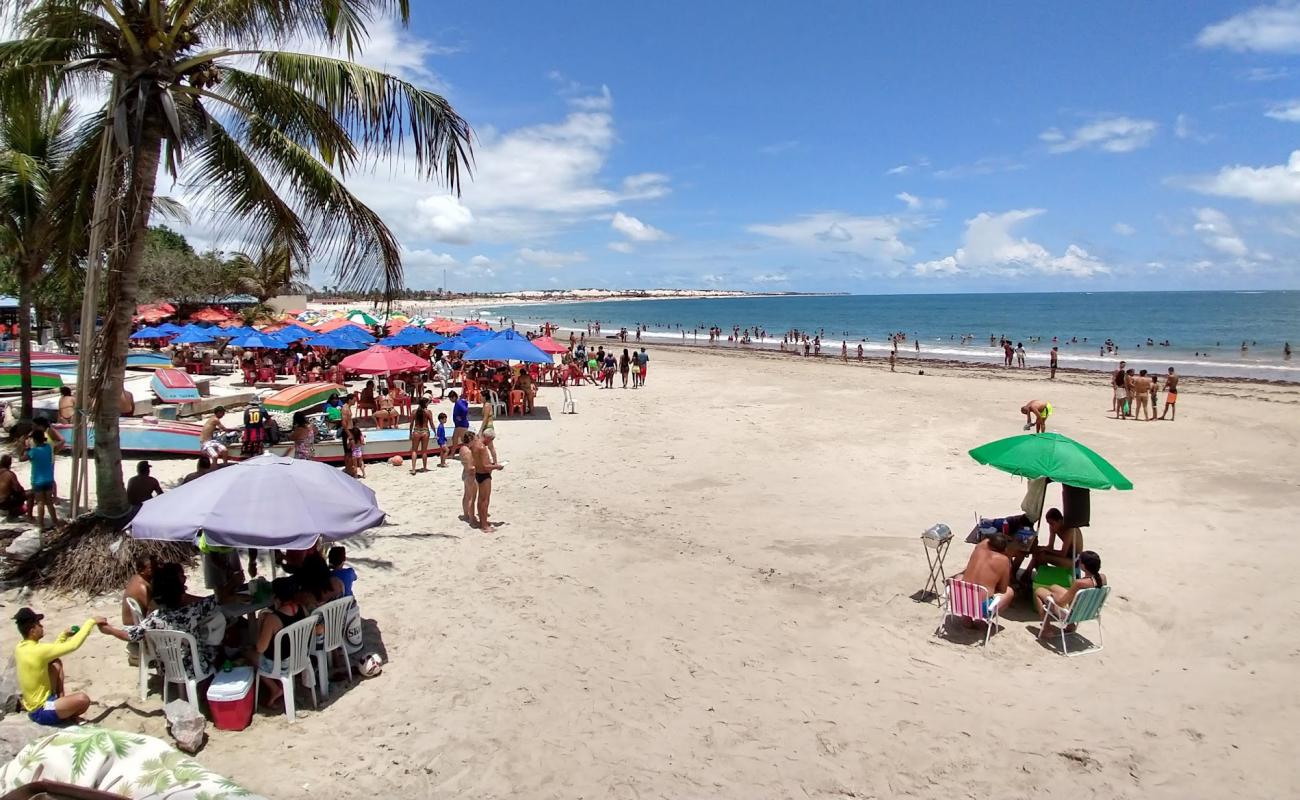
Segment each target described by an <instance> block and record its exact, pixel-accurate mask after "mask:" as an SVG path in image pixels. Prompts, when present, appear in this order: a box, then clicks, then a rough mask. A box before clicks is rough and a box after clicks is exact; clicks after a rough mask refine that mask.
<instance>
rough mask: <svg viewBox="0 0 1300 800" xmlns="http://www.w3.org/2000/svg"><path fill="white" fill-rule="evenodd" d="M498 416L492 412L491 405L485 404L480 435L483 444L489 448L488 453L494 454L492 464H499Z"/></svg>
mask: <svg viewBox="0 0 1300 800" xmlns="http://www.w3.org/2000/svg"><path fill="white" fill-rule="evenodd" d="M495 422H496V414H495V413H493V411H492V404H491V403H484V404H483V424H482V425H480V426H479V428H478V435H479V436H481V437H482V438H483V444H484V446H485V447H487V449H488V452H489V453H491V454H492V463H493V464H495V463H497V445H496V440H497V429H496V425H495Z"/></svg>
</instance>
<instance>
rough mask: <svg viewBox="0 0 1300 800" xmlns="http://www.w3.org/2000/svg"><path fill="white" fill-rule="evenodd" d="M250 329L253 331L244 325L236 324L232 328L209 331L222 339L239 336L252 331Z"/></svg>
mask: <svg viewBox="0 0 1300 800" xmlns="http://www.w3.org/2000/svg"><path fill="white" fill-rule="evenodd" d="M252 331H253V329H252V328H249V327H247V326H245V325H238V326H236V327H234V328H217V329H216V330H213V331H211V333H212V335H213V336H217V337H220V338H222V339H235V338H238V337H240V336H244V335H245V334H248V333H252Z"/></svg>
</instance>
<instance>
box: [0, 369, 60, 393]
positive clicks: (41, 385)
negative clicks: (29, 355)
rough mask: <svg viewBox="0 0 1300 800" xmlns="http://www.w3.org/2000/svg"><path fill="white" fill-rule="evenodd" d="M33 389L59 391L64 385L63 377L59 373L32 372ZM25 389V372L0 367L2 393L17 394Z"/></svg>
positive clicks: (34, 370)
mask: <svg viewBox="0 0 1300 800" xmlns="http://www.w3.org/2000/svg"><path fill="white" fill-rule="evenodd" d="M31 382H32V388H33V389H35V390H38V391H46V390H49V389H58V388H59V387H60V386H62V385H63V376H62V375H61V374H59V373H58V372H53V371H48V370H40V369H33V370H32V372H31ZM22 388H23V371H22V370H21V369H19V368H18V367H0V391H9V392H17V391H21V390H22Z"/></svg>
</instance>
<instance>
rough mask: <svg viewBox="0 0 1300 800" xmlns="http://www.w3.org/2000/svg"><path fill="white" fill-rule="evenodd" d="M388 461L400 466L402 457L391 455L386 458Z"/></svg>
mask: <svg viewBox="0 0 1300 800" xmlns="http://www.w3.org/2000/svg"><path fill="white" fill-rule="evenodd" d="M388 463H389V464H392V465H393V466H394V467H400V466H402V457H401V456H393V457H392V458H390V459H388Z"/></svg>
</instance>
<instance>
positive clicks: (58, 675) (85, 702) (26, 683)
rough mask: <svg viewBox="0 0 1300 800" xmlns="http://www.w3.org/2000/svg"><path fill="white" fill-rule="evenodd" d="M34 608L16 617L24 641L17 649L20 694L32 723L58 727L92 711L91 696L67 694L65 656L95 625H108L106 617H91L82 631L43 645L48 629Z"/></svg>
mask: <svg viewBox="0 0 1300 800" xmlns="http://www.w3.org/2000/svg"><path fill="white" fill-rule="evenodd" d="M43 619H45V615H44V614H37V613H36V612H35V611H32V610H31V609H30V608H21V609H19V610H18V613H17V614H15V615H14V622H16V623H17V624H18V633H19V634H20V635H21V636H22V637H23V640H22V641H21V642H19V643H18V646H17V647H15V648H14V664H15V666H16V668H17V673H18V691H19V692H20V693H21V694H22V702H23V710H24V711H26V712H27V716H29V717H30V718H31V720H32V721H33V722H35V723H37V724H40V725H58V724H59V723H60V722H62V721H63V720H66V719H71V718H73V717H77V716H80V715H82V714H84V713H86V711H87V710H88V709H89V708H90V696H89V695H87V694H86V693H85V692H75V693H73V694H70V695H66V696H65V695H64V693H63V662H62V661H60V660H59V659H60V657H61V656H65V655H67V654H68V653H71V652H73V651H74V650H76V649H77V648H79V647H81V645H82V643H83V642H85V641H86V637H87V636H89V635H90V632H91V631H92V630H94V626H98V625H103V624H105V623H106V622H108V620H107V619H105V618H104V617H91V618H90V619H87V620H86V621H85V623H83V624H82V626H81V628H80V629H77V628H75V627H74V628H69V629H68V630H66V631H64V632H63V633H61V634H59V638H58V639H56V640H54V642H52V643H48V644H42V643H41V637H43V636H44V635H45V626H43V625H42V624H41V620H43Z"/></svg>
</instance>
